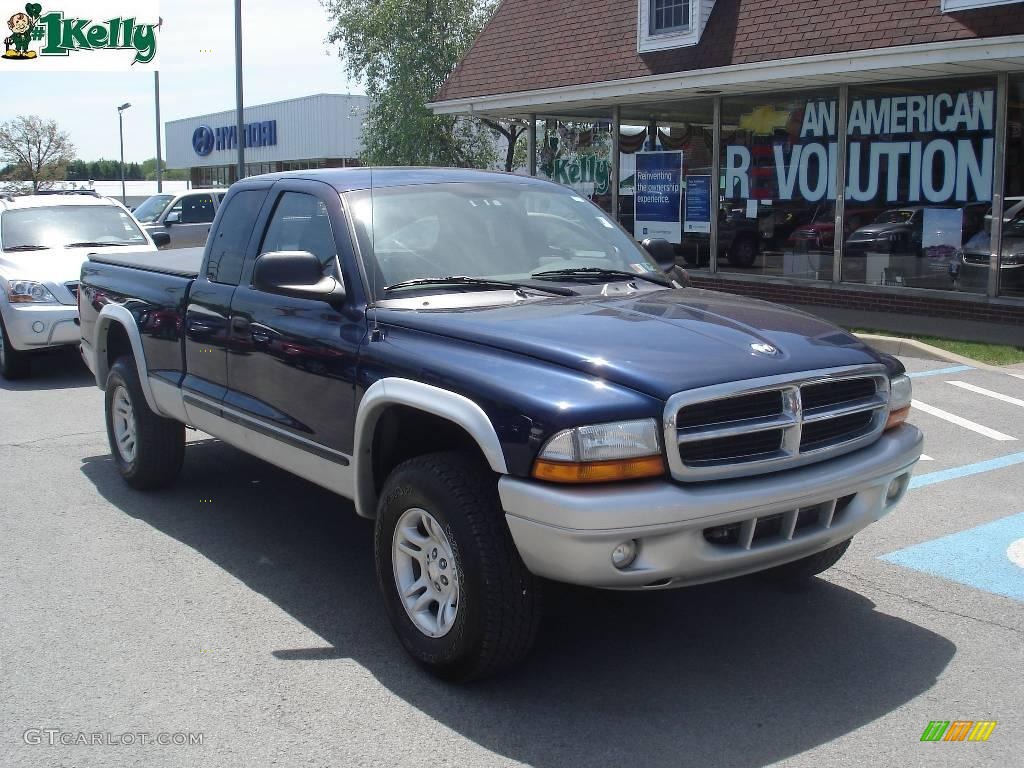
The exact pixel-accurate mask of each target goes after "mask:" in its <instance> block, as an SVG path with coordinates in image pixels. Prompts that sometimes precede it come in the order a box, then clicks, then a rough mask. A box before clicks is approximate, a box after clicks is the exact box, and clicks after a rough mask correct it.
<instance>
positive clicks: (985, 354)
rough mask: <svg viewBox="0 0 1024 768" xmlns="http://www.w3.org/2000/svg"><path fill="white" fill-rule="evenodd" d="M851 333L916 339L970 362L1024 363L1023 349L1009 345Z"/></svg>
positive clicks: (926, 337) (860, 331)
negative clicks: (967, 359)
mask: <svg viewBox="0 0 1024 768" xmlns="http://www.w3.org/2000/svg"><path fill="white" fill-rule="evenodd" d="M852 332H853V333H874V334H877V335H879V336H896V337H901V338H906V339H916V340H917V341H923V342H924V343H925V344H931V345H932V346H933V347H938V348H939V349H944V350H946V351H947V352H953V353H955V354H957V355H963V356H964V357H969V358H971V359H972V360H980V361H981V362H983V363H988V364H989V365H1013V364H1014V363H1024V347H1017V346H1013V345H1010V344H985V343H982V342H979V341H957V340H955V339H940V338H938V337H936V336H917V335H903V334H899V333H892V332H890V331H877V330H874V329H871V328H854V329H852Z"/></svg>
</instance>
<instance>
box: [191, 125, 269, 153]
mask: <svg viewBox="0 0 1024 768" xmlns="http://www.w3.org/2000/svg"><path fill="white" fill-rule="evenodd" d="M242 141H243V146H245V147H275V146H277V120H263V121H262V122H258V123H247V124H246V125H245V126H244V133H243V138H242ZM192 149H194V150H195V153H196V154H197V155H199V156H200V157H206V156H207V155H209V154H210V153H212V152H213V151H214V150H216V151H218V152H219V151H222V150H228V149H238V128H237V127H236V126H234V125H231V126H224V127H222V128H211V127H210V126H208V125H200V126H199V127H198V128H196V129H195V131H194V132H193V133H192Z"/></svg>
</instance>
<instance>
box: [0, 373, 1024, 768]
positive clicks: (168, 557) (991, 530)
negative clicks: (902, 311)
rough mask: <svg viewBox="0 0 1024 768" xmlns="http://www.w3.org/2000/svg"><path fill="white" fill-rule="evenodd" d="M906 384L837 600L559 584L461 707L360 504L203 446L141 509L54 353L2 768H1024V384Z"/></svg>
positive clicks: (16, 553) (31, 446)
mask: <svg viewBox="0 0 1024 768" xmlns="http://www.w3.org/2000/svg"><path fill="white" fill-rule="evenodd" d="M905 362H906V364H907V367H908V369H909V370H910V371H911V372H913V373H914V375H915V380H914V384H915V398H916V400H917V401H918V402H919V404H920V406H919V407H918V408H916V409H915V412H914V415H913V417H912V421H913V422H915V423H916V424H918V425H919V426H920V427H921V428H922V429H923V430H924V432H925V435H926V448H925V451H926V453H927V456H928V457H929V460H927V461H923V462H922V463H921V464H920V465H919V466H918V469H917V472H916V477H915V481H914V487H913V488H912V490H911V491H910V493H909V495H908V497H907V499H906V501H905V502H904V503H903V505H902V506H901V507H900V508H899V509H898V510H897V511H896V513H894V514H893V515H891V516H890V517H888V518H886V519H885V520H883V521H882V522H880V523H878V524H877V525H874V526H872V527H870V528H868V529H867V530H866V531H865V532H864V533H862V534H861V535H860V536H858V537H857V539H855V541H854V544H853V546H852V548H851V549H850V551H849V553H848V555H847V556H846V558H845V559H844V560H843V561H842V562H841V563H840V564H839V565H838V566H837V567H836V568H834V569H833V570H831V571H829V572H828V573H827V574H826V575H825V576H824V577H823V578H820V579H818V580H816V583H814V584H813V585H811V586H808V587H806V588H800V589H796V590H794V589H792V588H789V589H787V588H782V587H778V586H774V585H770V584H767V583H764V582H762V581H759V580H758V579H756V578H747V579H740V580H736V581H733V582H728V583H723V584H717V585H711V586H706V587H696V588H691V589H688V590H680V591H673V592H659V593H645V594H617V593H602V592H592V591H586V590H576V589H569V588H560V589H557V590H555V591H554V593H553V594H552V595H551V599H550V600H549V603H548V607H547V619H546V624H545V627H544V632H543V634H542V637H541V640H540V642H539V644H538V647H537V649H536V651H535V653H534V654H533V656H532V657H531V658H530V659H529V661H528V662H527V663H526V664H525V665H524V666H523V667H522V668H520V669H519V670H518V671H517V672H516V673H514V674H512V675H508V676H506V677H504V678H501V679H498V680H494V681H489V682H486V683H483V684H478V685H473V686H469V687H452V686H448V685H445V684H442V683H440V682H437V681H435V680H433V679H432V678H430V677H428V676H426V675H425V674H424V673H422V672H420V671H419V670H418V669H416V668H415V667H413V666H412V664H411V663H410V662H409V661H407V659H406V656H405V654H404V653H403V651H402V650H401V648H400V647H399V645H398V643H397V641H396V640H395V639H394V637H393V635H392V633H391V630H390V627H389V626H388V624H387V620H386V618H385V615H384V611H383V609H382V607H381V605H380V603H379V601H378V598H377V592H376V584H375V581H374V576H373V567H372V560H371V533H372V527H371V524H370V523H369V522H367V521H365V520H361V519H358V518H356V517H355V515H354V514H353V513H352V512H351V507H350V505H349V504H347V503H346V502H344V501H342V500H340V499H339V498H337V497H335V496H332V495H331V494H329V493H327V492H326V491H322V490H320V489H318V488H316V487H314V486H312V485H310V484H308V483H306V482H304V481H301V480H299V479H296V478H294V477H291V476H290V475H288V474H286V473H284V472H282V471H279V470H277V469H275V468H273V467H271V466H269V465H266V464H264V463H262V462H260V461H258V460H256V459H252V458H249V457H248V456H245V455H243V454H241V453H239V452H238V451H235V450H233V449H231V448H229V447H227V446H224V445H222V444H220V443H218V442H216V441H213V440H210V439H207V438H205V437H203V436H201V435H194V434H193V437H192V442H191V444H190V446H189V448H188V452H187V458H186V465H185V471H184V473H183V476H182V478H181V481H180V482H179V484H178V485H177V486H175V487H174V488H172V489H170V490H167V491H164V492H160V493H157V494H141V493H138V492H135V491H132V490H130V489H128V488H127V487H126V486H125V485H124V484H123V483H122V482H121V481H120V479H119V478H118V477H117V474H116V472H115V470H114V467H113V465H112V463H111V460H110V457H109V449H108V446H107V442H106V436H105V433H104V431H103V424H102V394H101V392H100V391H99V390H98V389H96V388H95V387H94V386H92V382H91V380H90V378H89V376H88V373H87V371H86V370H85V368H84V367H83V366H82V365H81V363H80V362H79V361H78V360H77V358H76V357H75V355H74V354H73V353H70V354H59V355H54V356H51V357H49V358H47V359H45V360H43V361H41V362H39V363H38V364H37V365H36V376H35V377H34V378H32V379H30V380H28V381H26V382H19V383H16V384H15V383H10V382H2V381H0V498H2V499H3V501H2V504H0V506H2V510H3V511H2V515H0V575H2V578H0V680H2V691H0V693H2V695H0V713H2V734H0V765H3V766H33V767H36V766H39V767H43V766H77V767H78V768H94V767H95V768H99V767H100V766H224V767H226V766H270V765H280V766H364V765H365V766H369V765H380V766H390V765H396V766H420V767H422V766H492V765H517V764H526V765H532V766H543V767H544V768H562V767H563V766H598V765H637V766H719V765H720V766H736V767H743V766H758V765H766V764H773V763H779V764H783V765H788V766H815V767H819V766H853V765H908V766H917V765H922V766H923V765H928V766H935V765H942V766H945V765H953V766H981V765H989V766H1009V765H1014V764H1019V760H1020V755H1021V754H1022V751H1024V697H1022V695H1021V691H1022V690H1024V686H1022V671H1024V642H1022V633H1024V481H1022V479H1021V478H1022V472H1024V370H1018V371H1017V372H1018V376H1017V377H1015V376H1012V375H1010V374H1009V373H1006V372H1002V371H993V370H989V369H965V368H962V367H960V366H951V365H950V364H949V363H938V362H927V361H920V360H912V359H908V360H906V361H905ZM956 382H959V384H957V383H956ZM965 385H966V386H965ZM950 417H953V418H952V419H950ZM932 720H950V721H952V720H973V721H978V720H993V721H997V722H998V725H997V726H996V727H995V730H994V731H993V732H992V735H991V737H990V738H989V740H988V741H987V742H984V743H976V742H939V743H922V742H921V741H920V737H921V734H922V732H923V730H924V729H925V727H926V725H927V724H928V723H929V721H932ZM48 732H54V733H55V734H56V735H57V743H56V744H54V745H51V744H50V743H49V741H48V736H47V733H48ZM56 732H59V733H56ZM60 734H71V738H70V739H69V740H71V741H73V742H81V741H82V740H83V739H81V738H80V737H79V736H78V734H85V736H86V739H85V740H86V741H87V742H88V741H89V740H90V739H91V738H92V736H91V735H92V734H101V735H102V742H103V743H96V744H92V743H72V744H70V745H67V746H64V745H61V744H60V743H59V742H60ZM125 734H136V735H135V736H133V737H132V739H131V740H132V741H133V742H134V743H124V742H125V741H127V740H126V739H125V738H124V735H125ZM156 734H172V735H180V734H186V735H189V734H192V735H194V734H200V735H201V740H202V743H201V744H195V743H193V744H174V743H172V744H166V745H163V744H161V745H158V744H147V743H143V742H145V741H147V740H149V739H152V738H156ZM193 740H194V739H193ZM116 741H120V742H121V743H111V742H116ZM37 742H38V743H37ZM1015 755H1016V757H1014V756H1015Z"/></svg>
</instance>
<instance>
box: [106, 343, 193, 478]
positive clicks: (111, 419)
mask: <svg viewBox="0 0 1024 768" xmlns="http://www.w3.org/2000/svg"><path fill="white" fill-rule="evenodd" d="M105 401H106V421H107V439H108V440H109V441H110V452H111V453H112V454H113V456H114V463H115V464H116V465H117V470H118V472H120V473H121V477H123V478H124V479H125V482H127V483H128V484H129V485H130V486H132V487H133V488H138V489H140V490H150V489H154V488H161V487H163V486H165V485H169V484H170V483H172V482H173V481H174V480H175V479H176V478H177V477H178V473H179V472H180V471H181V465H182V463H183V462H184V460H185V425H184V424H182V423H181V422H178V421H174V420H173V419H165V418H164V417H162V416H159V415H157V414H156V413H154V412H153V411H152V410H150V408H149V405H148V404H147V403H146V396H145V395H144V394H143V392H142V386H141V385H140V384H139V374H138V370H137V369H136V367H135V361H134V360H133V359H132V358H130V357H122V358H121V359H119V360H118V361H117V362H116V363H114V365H113V367H112V368H111V369H110V374H109V375H108V376H107V386H106V398H105Z"/></svg>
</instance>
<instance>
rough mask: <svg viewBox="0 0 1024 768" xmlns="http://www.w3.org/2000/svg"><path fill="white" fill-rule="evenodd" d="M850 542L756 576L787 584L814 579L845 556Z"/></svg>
mask: <svg viewBox="0 0 1024 768" xmlns="http://www.w3.org/2000/svg"><path fill="white" fill-rule="evenodd" d="M851 541H853V539H847V540H846V541H843V542H840V543H839V544H836V545H835V546H834V547H829V548H828V549H825V550H822V551H821V552H815V553H814V554H813V555H809V556H808V557H803V558H801V559H799V560H794V561H793V562H791V563H786V564H785V565H779V566H776V567H775V568H769V569H768V570H767V571H762V572H761V573H760V574H758V575H759V576H764V577H765V578H767V579H771V580H772V581H781V582H789V583H792V582H801V581H806V580H807V579H811V578H814V577H815V576H817V575H818V574H819V573H824V572H825V571H827V570H828V569H829V568H831V567H832V566H833V565H835V564H836V563H838V562H839V560H840V559H841V558H842V556H843V555H845V554H846V550H847V549H849V547H850V542H851Z"/></svg>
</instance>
